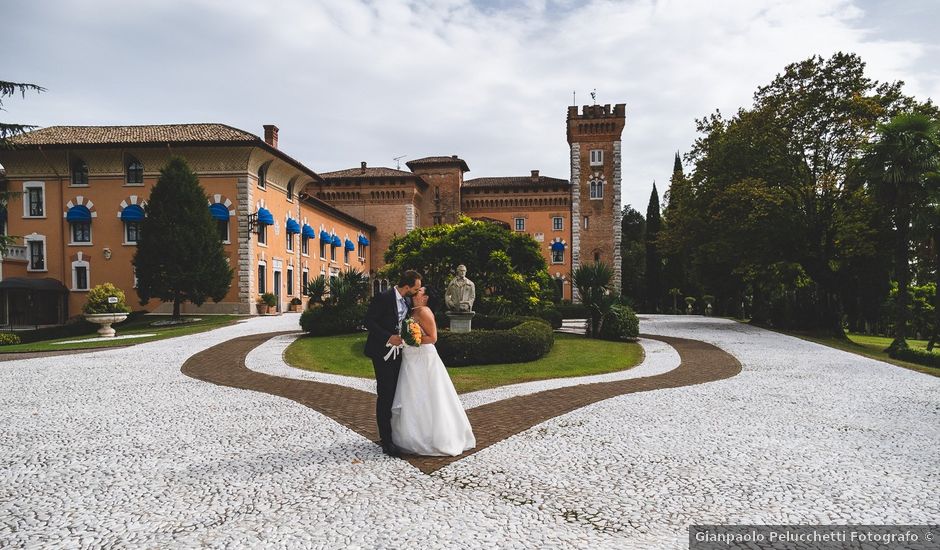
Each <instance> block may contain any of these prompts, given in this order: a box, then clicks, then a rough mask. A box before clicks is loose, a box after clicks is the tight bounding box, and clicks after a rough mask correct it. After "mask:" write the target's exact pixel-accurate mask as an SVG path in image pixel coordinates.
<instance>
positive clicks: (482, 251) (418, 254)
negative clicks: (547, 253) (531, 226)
mask: <svg viewBox="0 0 940 550" xmlns="http://www.w3.org/2000/svg"><path fill="white" fill-rule="evenodd" d="M385 262H386V265H385V266H384V267H383V268H382V269H381V272H380V275H382V276H383V277H386V278H388V279H389V280H390V281H392V282H393V283H394V282H396V281H397V280H398V276H399V275H400V274H401V273H402V272H404V271H405V270H407V269H415V270H417V271H418V272H419V273H421V274H422V276H423V277H424V278H423V279H422V282H423V284H424V286H425V287H426V288H427V292H428V295H429V296H431V297H432V299H433V300H434V301H435V302H436V303H437V304H438V305H440V306H441V307H443V305H442V303H443V300H442V297H443V293H444V291H445V289H446V288H447V285H448V284H449V283H450V280H451V279H452V278H453V277H454V274H455V270H456V268H457V266H458V265H460V264H463V265H465V266H467V277H469V278H470V279H471V280H472V281H473V282H474V284H475V285H476V291H477V301H476V304H475V305H474V309H475V310H477V311H480V312H481V313H534V312H537V311H539V310H540V309H542V308H544V307H546V306H548V304H549V303H550V302H551V297H552V293H553V290H552V282H551V279H550V278H549V275H548V269H547V265H546V263H545V258H544V257H543V256H542V253H541V251H540V249H539V243H537V242H535V240H534V239H533V238H532V237H531V236H529V235H527V234H525V233H516V232H515V231H510V230H509V229H506V228H504V227H501V226H499V225H497V224H493V223H488V222H483V221H473V220H470V219H469V218H466V217H464V218H461V220H460V221H459V222H458V223H457V224H455V225H446V224H445V225H435V226H431V227H420V228H417V229H414V230H412V231H411V232H409V233H408V234H407V235H404V236H400V237H395V238H393V239H392V242H391V244H390V245H389V248H388V250H387V251H386V252H385Z"/></svg>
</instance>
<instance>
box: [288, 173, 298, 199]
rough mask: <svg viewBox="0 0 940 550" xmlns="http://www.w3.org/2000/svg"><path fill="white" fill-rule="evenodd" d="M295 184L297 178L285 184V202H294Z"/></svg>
mask: <svg viewBox="0 0 940 550" xmlns="http://www.w3.org/2000/svg"><path fill="white" fill-rule="evenodd" d="M295 183H297V178H291V180H290V181H289V182H287V200H289V201H291V202H293V200H294V184H295Z"/></svg>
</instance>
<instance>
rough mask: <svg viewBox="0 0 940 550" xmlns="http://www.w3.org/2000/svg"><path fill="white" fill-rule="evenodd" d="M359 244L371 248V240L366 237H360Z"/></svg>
mask: <svg viewBox="0 0 940 550" xmlns="http://www.w3.org/2000/svg"><path fill="white" fill-rule="evenodd" d="M359 244H361V245H362V246H369V239H367V238H366V236H365V235H359Z"/></svg>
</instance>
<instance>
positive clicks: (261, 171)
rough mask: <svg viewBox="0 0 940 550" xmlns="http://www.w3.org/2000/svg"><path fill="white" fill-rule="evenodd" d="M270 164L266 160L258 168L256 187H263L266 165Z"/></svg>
mask: <svg viewBox="0 0 940 550" xmlns="http://www.w3.org/2000/svg"><path fill="white" fill-rule="evenodd" d="M270 164H271V163H270V162H266V163H264V164H262V165H261V166H260V167H259V168H258V187H260V188H261V189H264V186H265V185H266V184H267V181H268V165H270Z"/></svg>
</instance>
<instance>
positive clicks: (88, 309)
mask: <svg viewBox="0 0 940 550" xmlns="http://www.w3.org/2000/svg"><path fill="white" fill-rule="evenodd" d="M124 298H125V297H124V291H122V290H121V289H120V288H118V287H116V286H114V285H113V284H111V283H102V284H100V285H98V286H96V287H95V288H93V289H91V290H90V291H89V292H88V301H87V302H85V307H84V313H85V319H87V320H88V321H90V322H92V323H97V324H99V325H101V328H99V329H98V334H100V335H101V336H102V337H106V338H111V337H113V336H114V334H115V332H114V329H113V328H111V324H112V323H120V322H121V321H124V320H125V319H127V314H128V313H130V311H131V308H129V307H127V304H126V303H124Z"/></svg>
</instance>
